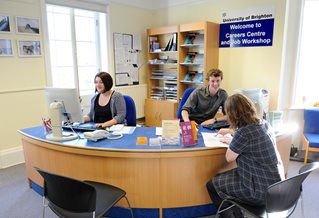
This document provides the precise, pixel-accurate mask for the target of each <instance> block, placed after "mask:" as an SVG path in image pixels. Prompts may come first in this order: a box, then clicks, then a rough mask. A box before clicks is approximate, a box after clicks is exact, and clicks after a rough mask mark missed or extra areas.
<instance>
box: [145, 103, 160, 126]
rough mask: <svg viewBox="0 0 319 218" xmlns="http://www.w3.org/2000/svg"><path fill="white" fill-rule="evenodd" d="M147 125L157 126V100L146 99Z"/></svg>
mask: <svg viewBox="0 0 319 218" xmlns="http://www.w3.org/2000/svg"><path fill="white" fill-rule="evenodd" d="M144 111H145V125H146V126H157V119H158V111H157V101H156V100H153V99H145V110H144Z"/></svg>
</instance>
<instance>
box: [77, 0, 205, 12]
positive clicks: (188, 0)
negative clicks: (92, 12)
mask: <svg viewBox="0 0 319 218" xmlns="http://www.w3.org/2000/svg"><path fill="white" fill-rule="evenodd" d="M83 1H90V2H95V3H100V4H105V3H107V2H114V3H120V4H125V5H130V6H134V7H139V8H144V9H149V10H154V9H162V8H168V7H174V6H178V5H184V4H194V3H201V2H205V1H207V0H83Z"/></svg>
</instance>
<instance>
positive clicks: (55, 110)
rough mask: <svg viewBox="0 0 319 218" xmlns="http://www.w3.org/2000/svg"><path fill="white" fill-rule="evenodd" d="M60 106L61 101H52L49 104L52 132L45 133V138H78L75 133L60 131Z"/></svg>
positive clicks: (64, 139)
mask: <svg viewBox="0 0 319 218" xmlns="http://www.w3.org/2000/svg"><path fill="white" fill-rule="evenodd" d="M62 107H63V104H62V103H61V102H52V103H51V104H50V118H51V126H52V133H50V134H48V135H46V139H48V140H52V141H67V140H74V139H77V138H79V136H78V135H77V134H75V133H67V134H65V133H64V134H63V131H62Z"/></svg>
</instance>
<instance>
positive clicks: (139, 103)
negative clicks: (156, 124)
mask: <svg viewBox="0 0 319 218" xmlns="http://www.w3.org/2000/svg"><path fill="white" fill-rule="evenodd" d="M114 89H115V90H116V91H118V92H120V93H122V95H129V96H131V97H132V98H133V100H134V102H135V107H136V118H142V117H144V116H145V115H144V103H145V99H146V97H147V85H146V84H142V85H135V86H118V87H114Z"/></svg>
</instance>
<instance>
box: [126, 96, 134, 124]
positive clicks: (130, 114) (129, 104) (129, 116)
mask: <svg viewBox="0 0 319 218" xmlns="http://www.w3.org/2000/svg"><path fill="white" fill-rule="evenodd" d="M124 100H125V104H126V116H125V119H126V123H127V125H128V126H136V108H135V103H134V100H133V98H132V97H131V96H128V95H124Z"/></svg>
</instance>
